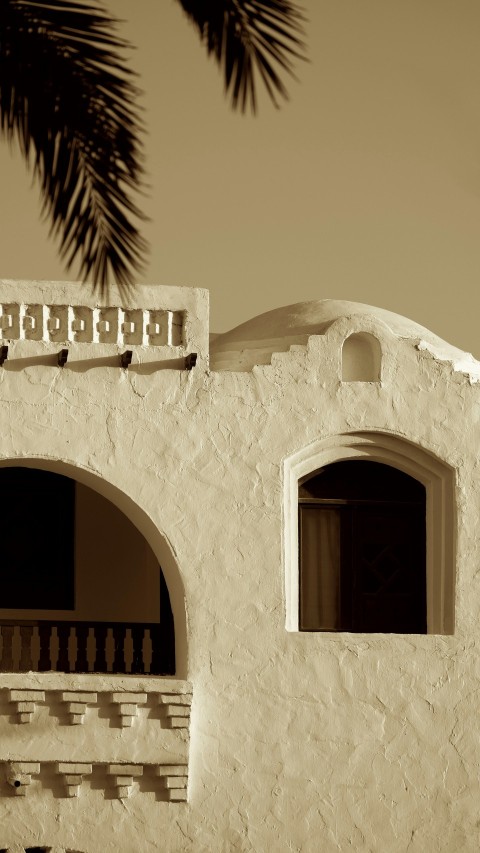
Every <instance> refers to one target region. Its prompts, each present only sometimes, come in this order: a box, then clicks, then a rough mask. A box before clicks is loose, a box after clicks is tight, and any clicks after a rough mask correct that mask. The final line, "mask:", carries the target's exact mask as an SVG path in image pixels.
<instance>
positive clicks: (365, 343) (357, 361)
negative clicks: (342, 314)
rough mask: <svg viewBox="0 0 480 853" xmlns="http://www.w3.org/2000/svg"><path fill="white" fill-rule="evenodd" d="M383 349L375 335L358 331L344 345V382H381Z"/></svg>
mask: <svg viewBox="0 0 480 853" xmlns="http://www.w3.org/2000/svg"><path fill="white" fill-rule="evenodd" d="M381 370H382V350H381V347H380V343H379V341H378V340H377V338H376V337H374V335H370V334H368V333H367V332H356V333H354V334H353V335H349V337H348V338H346V339H345V341H344V343H343V347H342V382H380V379H381Z"/></svg>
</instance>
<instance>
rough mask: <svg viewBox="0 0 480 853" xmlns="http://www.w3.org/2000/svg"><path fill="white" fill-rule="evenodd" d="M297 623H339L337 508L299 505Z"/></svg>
mask: <svg viewBox="0 0 480 853" xmlns="http://www.w3.org/2000/svg"><path fill="white" fill-rule="evenodd" d="M300 565H301V578H300V627H301V628H303V629H304V630H319V629H323V630H324V631H335V630H338V629H339V628H340V627H341V626H340V511H339V510H336V509H330V508H328V509H327V508H322V507H311V506H310V507H309V506H300Z"/></svg>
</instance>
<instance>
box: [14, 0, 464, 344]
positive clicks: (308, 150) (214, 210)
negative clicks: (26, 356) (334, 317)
mask: <svg viewBox="0 0 480 853" xmlns="http://www.w3.org/2000/svg"><path fill="white" fill-rule="evenodd" d="M105 5H106V6H107V8H108V9H109V11H110V13H111V14H112V15H114V16H116V17H118V18H121V19H123V20H124V21H125V23H124V24H123V25H122V27H121V29H120V32H121V34H122V35H124V36H125V37H126V38H128V39H129V40H130V41H131V42H132V43H133V44H134V45H136V50H135V51H133V52H132V54H131V56H130V57H129V63H130V65H131V67H133V68H135V69H136V70H137V71H138V72H139V74H140V79H139V85H140V86H141V88H142V89H143V90H144V96H143V98H142V105H143V107H144V110H145V113H144V117H145V123H146V126H147V135H146V137H145V153H146V162H145V165H146V171H147V176H146V180H147V182H148V184H149V186H150V190H149V195H148V197H147V198H146V199H144V200H143V201H142V204H143V208H144V210H145V212H146V214H147V215H148V216H149V217H150V220H151V221H150V222H149V223H148V224H147V225H146V226H145V228H144V234H145V236H146V237H147V239H148V240H149V241H150V244H151V254H150V256H149V258H148V259H147V264H146V272H145V274H144V276H143V277H142V280H143V281H145V282H148V283H153V284H168V285H188V286H197V287H204V288H208V289H209V290H210V300H211V329H212V331H217V332H221V331H226V330H227V329H229V328H232V327H234V326H236V325H238V324H239V323H241V322H244V321H245V320H247V319H248V318H250V317H253V316H255V315H257V314H260V313H262V312H263V311H268V310H270V309H272V308H276V307H279V306H281V305H287V304H289V303H293V302H299V301H303V300H311V299H322V298H332V299H348V300H354V301H358V302H366V303H369V304H372V305H377V306H380V307H382V308H387V309H389V310H391V311H396V312H398V313H400V314H403V315H405V316H407V317H411V318H412V319H413V320H416V321H417V322H419V323H421V324H422V325H425V326H427V327H428V328H430V329H431V330H432V331H434V332H436V333H437V334H438V335H440V336H441V337H443V338H445V339H446V340H447V341H449V342H450V343H452V344H455V345H456V346H459V347H461V348H462V349H465V350H467V351H470V352H473V354H474V355H475V356H476V357H477V358H480V340H479V336H478V332H477V328H478V325H479V315H480V287H479V284H480V4H479V3H478V0H456V2H453V0H402V2H401V0H363V2H362V3H359V2H358V0H306V2H304V3H303V8H304V9H305V12H306V15H307V17H308V19H309V20H308V23H307V24H306V29H307V41H308V55H309V59H310V62H309V63H308V64H307V63H299V64H298V65H297V77H298V82H296V81H294V80H292V81H288V88H289V92H290V96H291V97H290V100H289V101H288V102H285V103H283V104H282V107H281V109H280V110H276V109H275V108H274V107H272V106H271V105H270V103H269V102H268V100H267V99H266V97H263V98H261V99H260V109H259V114H258V115H257V117H255V118H253V117H252V116H251V115H245V116H242V115H241V114H235V113H233V112H232V110H231V109H230V107H229V104H228V102H227V101H226V99H225V97H224V94H223V83H222V80H221V77H220V74H219V72H218V70H217V68H216V66H215V65H214V63H213V61H212V60H208V59H207V56H206V51H205V49H204V48H203V47H202V46H201V45H200V43H199V40H198V38H197V35H196V32H195V30H194V29H193V27H192V26H191V25H190V23H189V22H188V20H187V19H186V18H185V16H184V14H183V12H182V9H181V7H180V5H179V4H177V3H175V2H174V0H160V2H159V0H138V2H135V3H134V2H133V0H105ZM0 169H1V175H2V184H1V186H2V204H1V205H0V250H1V252H0V255H1V260H0V277H1V278H36V279H73V280H75V279H76V278H77V277H78V276H77V274H76V271H75V270H72V271H71V272H70V273H66V271H65V269H64V268H63V266H62V264H61V262H60V261H59V260H58V259H57V254H56V245H55V243H54V242H53V241H52V240H51V239H50V238H49V236H48V224H47V223H45V222H41V221H40V203H39V194H38V190H37V188H36V186H32V183H31V177H30V175H29V174H28V172H27V170H26V168H25V165H24V163H23V161H22V160H21V158H20V156H19V155H18V154H16V152H13V153H12V152H10V150H9V148H8V145H7V144H6V143H5V142H3V144H2V146H1V148H0Z"/></svg>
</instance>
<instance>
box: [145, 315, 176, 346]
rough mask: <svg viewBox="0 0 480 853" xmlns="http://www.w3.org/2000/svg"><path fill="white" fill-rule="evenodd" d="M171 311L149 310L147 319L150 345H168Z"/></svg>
mask: <svg viewBox="0 0 480 853" xmlns="http://www.w3.org/2000/svg"><path fill="white" fill-rule="evenodd" d="M169 314H170V312H169V311H162V310H160V309H159V310H157V311H149V312H148V320H147V335H148V343H149V344H150V346H154V347H161V346H167V345H168V320H169Z"/></svg>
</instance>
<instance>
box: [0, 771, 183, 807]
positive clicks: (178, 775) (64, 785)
mask: <svg viewBox="0 0 480 853" xmlns="http://www.w3.org/2000/svg"><path fill="white" fill-rule="evenodd" d="M1 764H2V770H3V780H4V784H3V785H1V784H0V793H1V794H2V795H3V796H15V797H25V796H26V794H27V791H28V789H29V787H30V786H31V785H32V783H33V784H38V783H40V784H41V783H42V776H43V772H44V770H46V769H47V767H48V768H51V767H52V766H53V768H54V774H55V775H56V776H58V777H59V782H60V786H59V789H60V790H61V791H63V796H64V797H69V798H73V797H79V796H81V792H82V787H83V785H84V783H85V781H86V778H88V777H89V776H91V775H92V773H93V772H94V771H95V772H96V776H97V778H98V777H100V776H101V775H103V779H104V786H103V787H104V792H105V796H107V797H108V796H111V794H112V793H113V794H114V795H115V798H116V799H119V800H124V799H127V798H128V797H130V796H132V795H133V793H134V781H135V780H138V779H140V778H141V777H143V776H145V775H148V780H147V781H146V783H145V785H143V786H142V787H141V788H140V787H138V792H139V793H141V792H142V791H152V790H154V791H155V792H156V793H157V799H158V800H161V801H162V800H163V801H168V802H172V803H184V802H186V801H187V786H188V767H187V765H186V764H183V763H180V762H179V763H177V764H160V763H151V762H148V763H139V762H133V763H128V764H127V763H124V762H121V763H118V762H117V763H109V762H106V761H91V762H81V763H78V762H69V761H56V762H53V763H52V762H46V761H3V762H1ZM32 777H36V778H35V779H32ZM135 787H136V788H137V786H135Z"/></svg>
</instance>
